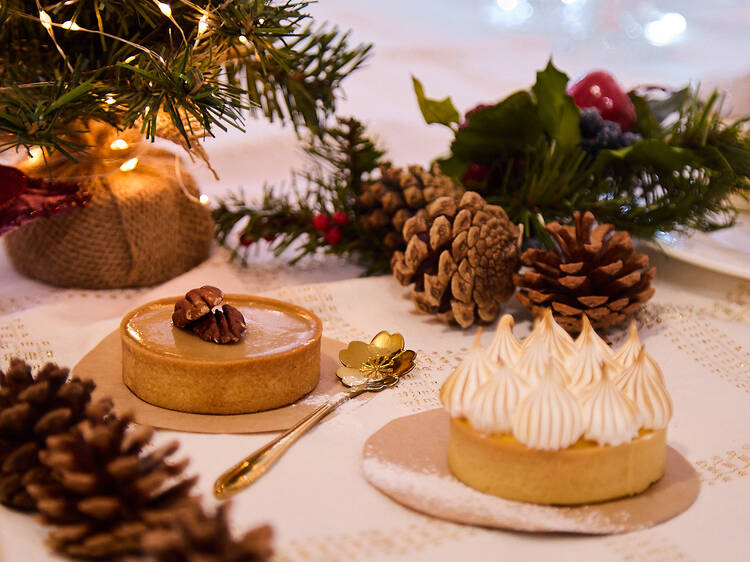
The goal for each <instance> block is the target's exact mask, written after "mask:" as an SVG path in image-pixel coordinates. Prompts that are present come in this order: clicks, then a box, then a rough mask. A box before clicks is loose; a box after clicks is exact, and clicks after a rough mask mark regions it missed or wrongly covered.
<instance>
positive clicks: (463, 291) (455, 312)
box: [391, 191, 521, 328]
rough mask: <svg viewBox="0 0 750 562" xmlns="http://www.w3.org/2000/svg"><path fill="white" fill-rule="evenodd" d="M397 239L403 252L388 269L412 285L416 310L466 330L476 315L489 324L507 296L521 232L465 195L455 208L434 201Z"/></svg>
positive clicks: (451, 201)
mask: <svg viewBox="0 0 750 562" xmlns="http://www.w3.org/2000/svg"><path fill="white" fill-rule="evenodd" d="M403 236H404V239H406V240H407V241H408V243H407V246H406V251H405V252H396V253H395V254H394V255H393V258H392V259H391V268H392V269H393V275H394V276H395V277H396V279H397V280H398V281H399V282H400V283H401V284H402V285H408V284H409V283H414V289H413V290H412V298H413V299H414V303H415V304H416V306H417V308H419V309H420V310H423V311H425V312H429V313H432V314H437V315H438V317H439V318H440V319H441V320H443V321H445V322H453V321H455V322H456V323H458V324H459V325H460V326H461V327H462V328H467V327H468V326H471V325H472V324H473V323H474V321H475V319H476V317H477V316H478V317H479V320H481V321H482V322H492V321H493V320H494V319H495V318H496V317H497V315H498V313H499V312H500V303H501V302H503V301H506V300H508V299H509V298H510V297H511V295H512V294H513V281H512V275H513V273H514V272H516V271H517V270H518V267H519V265H520V261H519V255H520V253H521V244H520V241H521V231H520V229H519V228H518V227H516V226H515V225H513V223H511V222H510V221H509V220H508V217H507V215H506V214H505V211H503V209H502V208H501V207H497V206H495V205H488V204H487V202H486V201H485V200H484V199H483V198H482V196H481V195H479V194H478V193H475V192H473V191H468V192H466V193H464V194H463V196H462V197H461V200H460V202H458V203H457V202H456V199H455V198H453V197H441V198H439V199H436V200H435V201H433V202H432V203H430V204H429V205H428V206H427V208H426V209H425V214H424V216H422V215H417V216H415V217H413V218H411V219H409V220H408V221H406V223H405V224H404V230H403Z"/></svg>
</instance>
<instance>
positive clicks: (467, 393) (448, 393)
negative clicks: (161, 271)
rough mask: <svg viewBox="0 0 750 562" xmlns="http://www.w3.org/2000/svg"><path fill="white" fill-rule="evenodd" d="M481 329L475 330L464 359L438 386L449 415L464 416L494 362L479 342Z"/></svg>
mask: <svg viewBox="0 0 750 562" xmlns="http://www.w3.org/2000/svg"><path fill="white" fill-rule="evenodd" d="M481 335H482V329H481V328H479V329H478V330H477V335H476V338H475V339H474V345H473V346H472V348H471V349H470V350H469V353H468V354H467V355H466V357H465V358H464V360H463V361H462V362H461V363H460V364H459V365H458V366H457V367H456V368H455V369H454V370H453V372H452V373H451V374H450V375H448V378H447V379H445V382H444V383H443V386H442V387H441V388H440V401H441V402H442V404H443V407H444V408H445V409H446V410H448V412H449V413H450V415H451V417H454V418H459V417H464V416H465V415H466V412H467V411H468V410H469V409H470V408H471V400H472V399H473V398H474V394H476V392H477V390H478V389H479V387H480V386H482V385H483V384H484V383H485V382H487V381H488V380H489V378H490V376H491V375H492V373H493V371H494V370H495V369H496V368H497V366H496V364H495V363H493V362H492V361H490V360H489V359H488V358H487V356H486V354H485V353H484V350H483V349H482V345H481V342H480V338H481Z"/></svg>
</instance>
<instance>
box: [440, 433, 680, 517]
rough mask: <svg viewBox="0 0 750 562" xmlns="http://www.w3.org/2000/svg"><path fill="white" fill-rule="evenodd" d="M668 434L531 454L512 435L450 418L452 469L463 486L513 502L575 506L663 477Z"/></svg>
mask: <svg viewBox="0 0 750 562" xmlns="http://www.w3.org/2000/svg"><path fill="white" fill-rule="evenodd" d="M666 436H667V432H666V429H660V430H656V431H650V430H641V431H640V432H639V434H638V436H637V437H636V438H635V439H633V440H632V441H630V442H629V443H624V444H622V445H617V446H615V447H611V446H599V445H597V444H596V443H594V442H592V441H586V440H583V439H580V440H579V441H578V442H577V443H575V444H574V445H572V446H570V447H568V448H567V449H563V450H560V451H542V450H537V449H530V448H528V447H526V446H525V445H523V444H522V443H519V442H518V441H516V439H515V438H513V437H512V436H511V435H490V436H486V435H482V434H480V433H479V432H478V431H477V430H476V429H474V428H473V427H472V426H471V424H470V423H469V422H468V421H466V420H465V419H463V418H453V419H451V429H450V444H449V446H448V465H449V466H450V469H451V472H453V474H454V475H455V476H456V477H457V478H458V479H459V480H461V481H462V482H464V483H465V484H467V485H469V486H471V487H472V488H475V489H477V490H479V491H481V492H484V493H487V494H492V495H495V496H500V497H503V498H506V499H510V500H517V501H524V502H532V503H542V504H558V505H575V504H582V503H594V502H600V501H606V500H610V499H615V498H619V497H622V496H630V495H634V494H638V493H640V492H642V491H644V490H645V489H646V488H648V487H649V486H650V485H651V484H652V483H653V482H655V481H657V480H658V479H659V478H661V477H662V475H663V474H664V464H665V459H666Z"/></svg>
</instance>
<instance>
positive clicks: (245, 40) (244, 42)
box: [238, 35, 250, 47]
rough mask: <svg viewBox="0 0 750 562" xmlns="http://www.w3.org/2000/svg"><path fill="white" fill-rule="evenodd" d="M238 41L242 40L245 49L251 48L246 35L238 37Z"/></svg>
mask: <svg viewBox="0 0 750 562" xmlns="http://www.w3.org/2000/svg"><path fill="white" fill-rule="evenodd" d="M238 39H239V40H240V43H242V44H243V45H245V47H249V46H250V41H248V40H247V37H245V36H244V35H240V36H239V37H238Z"/></svg>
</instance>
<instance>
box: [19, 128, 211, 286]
mask: <svg viewBox="0 0 750 562" xmlns="http://www.w3.org/2000/svg"><path fill="white" fill-rule="evenodd" d="M115 135H116V131H114V129H112V128H111V127H109V126H105V125H94V126H93V127H92V129H91V132H90V133H87V134H86V135H85V136H84V137H85V138H84V140H85V142H86V143H87V144H89V145H91V146H94V147H95V148H94V150H92V151H91V152H90V153H89V154H87V155H86V156H85V157H83V158H80V159H79V161H78V162H77V163H74V162H71V161H70V160H69V159H67V158H65V157H63V156H61V155H59V154H55V155H52V157H49V158H48V160H47V165H45V163H44V161H43V160H42V159H41V158H40V159H39V161H38V162H30V163H26V164H24V165H21V166H19V167H20V168H21V169H23V171H24V172H26V173H27V174H28V175H29V176H31V177H50V176H51V177H52V178H54V179H58V180H65V179H70V180H71V181H76V182H77V183H80V184H81V185H82V186H83V187H84V188H85V189H86V190H87V191H89V192H90V193H91V194H92V198H91V201H90V202H89V204H88V205H87V206H86V207H85V208H84V209H80V210H74V211H71V212H68V213H63V214H60V215H57V216H55V217H52V218H50V219H44V220H39V221H35V222H32V223H28V224H26V225H24V226H22V227H21V228H19V229H17V230H15V231H13V232H11V233H10V234H8V235H7V236H5V242H6V247H7V250H8V256H9V257H10V260H11V262H12V263H13V265H14V266H15V268H16V269H17V270H18V271H19V272H21V273H22V274H24V275H26V276H28V277H32V278H34V279H39V280H41V281H45V282H47V283H51V284H53V285H58V286H61V287H79V288H85V289H111V288H119V287H141V286H148V285H154V284H157V283H162V282H164V281H166V280H168V279H171V278H172V277H175V276H177V275H179V274H181V273H183V272H185V271H187V270H189V269H190V268H192V267H194V266H196V265H197V264H199V263H200V262H201V261H203V260H204V259H205V258H206V257H207V255H208V251H209V248H210V244H211V239H212V224H213V223H212V221H211V215H210V212H209V210H208V209H207V208H206V207H205V205H201V204H200V203H199V202H198V201H197V197H198V196H199V191H198V188H197V187H196V185H195V182H194V180H193V178H192V177H190V176H189V175H188V174H185V173H184V172H183V173H182V174H180V178H181V179H182V184H183V185H181V184H180V181H179V179H180V178H178V177H177V169H176V167H175V158H176V156H175V154H174V153H172V152H170V151H168V150H164V149H161V148H157V147H155V146H153V145H151V143H149V142H147V141H143V140H142V139H140V138H139V137H138V135H137V134H135V133H126V134H125V135H123V134H117V135H116V136H115ZM115 138H125V139H126V140H127V141H128V144H129V148H128V149H127V150H117V151H115V150H112V149H111V148H110V145H111V142H112V141H113V140H114V139H115ZM134 156H137V157H138V165H137V166H136V167H135V168H134V169H133V170H131V171H127V172H123V171H120V169H119V166H120V164H122V163H123V162H124V161H126V160H127V159H129V158H132V157H134ZM82 178H83V179H82ZM185 191H187V192H188V193H190V194H191V195H192V197H190V196H188V195H187V194H186V193H185Z"/></svg>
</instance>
